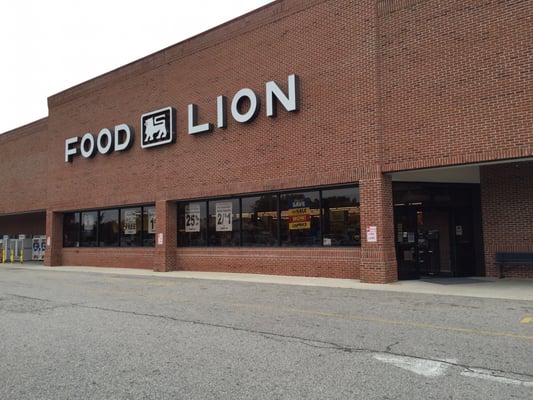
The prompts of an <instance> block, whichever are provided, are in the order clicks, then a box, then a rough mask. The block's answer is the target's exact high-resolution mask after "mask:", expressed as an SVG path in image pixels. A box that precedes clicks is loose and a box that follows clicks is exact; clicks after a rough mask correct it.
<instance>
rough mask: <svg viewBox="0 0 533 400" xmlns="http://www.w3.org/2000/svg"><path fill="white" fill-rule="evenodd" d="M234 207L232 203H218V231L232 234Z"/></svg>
mask: <svg viewBox="0 0 533 400" xmlns="http://www.w3.org/2000/svg"><path fill="white" fill-rule="evenodd" d="M232 214H233V206H232V203H228V202H227V203H217V205H216V231H217V232H231V231H232V230H233V224H232Z"/></svg>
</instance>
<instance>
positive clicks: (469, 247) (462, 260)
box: [453, 209, 476, 276]
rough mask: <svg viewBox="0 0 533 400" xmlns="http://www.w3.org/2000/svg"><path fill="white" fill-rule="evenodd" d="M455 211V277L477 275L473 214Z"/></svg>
mask: <svg viewBox="0 0 533 400" xmlns="http://www.w3.org/2000/svg"><path fill="white" fill-rule="evenodd" d="M454 211H455V212H454V220H453V234H454V243H455V263H454V264H455V268H454V276H472V275H475V273H476V248H475V244H474V225H473V221H472V213H471V211H470V210H469V209H456V210H454Z"/></svg>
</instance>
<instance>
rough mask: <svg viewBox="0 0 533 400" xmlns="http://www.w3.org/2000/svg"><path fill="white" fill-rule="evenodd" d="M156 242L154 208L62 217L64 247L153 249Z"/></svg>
mask: <svg viewBox="0 0 533 400" xmlns="http://www.w3.org/2000/svg"><path fill="white" fill-rule="evenodd" d="M154 239H155V207H154V206H137V207H126V208H110V209H104V210H93V211H78V212H69V213H64V214H63V247H79V246H81V247H97V246H99V247H116V246H121V247H132V246H134V247H138V246H154V245H155V240H154Z"/></svg>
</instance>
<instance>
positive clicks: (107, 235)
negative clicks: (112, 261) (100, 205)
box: [98, 209, 119, 246]
mask: <svg viewBox="0 0 533 400" xmlns="http://www.w3.org/2000/svg"><path fill="white" fill-rule="evenodd" d="M99 222H100V223H99V227H98V233H99V241H100V246H118V236H119V235H118V230H119V229H118V227H119V224H118V210H117V209H112V210H103V211H100V214H99Z"/></svg>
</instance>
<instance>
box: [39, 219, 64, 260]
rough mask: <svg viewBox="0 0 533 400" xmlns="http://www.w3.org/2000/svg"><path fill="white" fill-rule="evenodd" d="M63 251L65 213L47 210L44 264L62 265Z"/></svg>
mask: <svg viewBox="0 0 533 400" xmlns="http://www.w3.org/2000/svg"><path fill="white" fill-rule="evenodd" d="M62 251H63V214H62V213H58V212H53V211H51V210H46V251H45V252H44V262H43V263H44V265H48V266H54V265H56V266H57V265H61V261H62V260H61V258H62V257H61V255H62Z"/></svg>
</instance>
